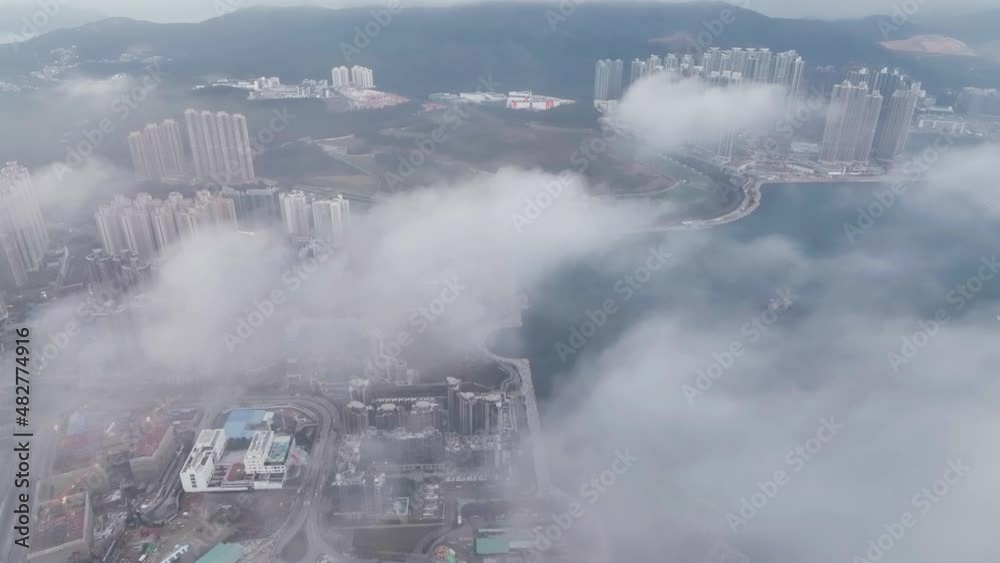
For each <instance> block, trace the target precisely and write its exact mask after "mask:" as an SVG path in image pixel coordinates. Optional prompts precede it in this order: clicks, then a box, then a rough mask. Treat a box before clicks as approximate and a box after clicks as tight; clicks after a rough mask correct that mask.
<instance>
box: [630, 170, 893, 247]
mask: <svg viewBox="0 0 1000 563" xmlns="http://www.w3.org/2000/svg"><path fill="white" fill-rule="evenodd" d="M888 181H890V178H889V177H886V176H876V177H861V178H853V179H852V178H837V179H828V178H788V179H779V180H765V179H763V178H751V179H750V180H748V181H747V182H746V184H744V185H743V189H742V191H743V201H741V202H740V204H739V205H738V206H737V207H736V209H733V210H732V211H728V212H726V213H723V214H722V215H719V216H718V217H712V218H710V219H690V220H686V221H681V223H680V224H673V225H659V226H655V227H652V228H649V229H645V230H642V231H640V232H641V233H660V232H666V231H676V230H682V229H684V230H699V229H710V228H712V227H718V226H720V225H726V224H728V223H733V222H736V221H739V220H741V219H744V218H746V217H748V216H750V214H752V213H753V212H754V211H756V210H757V208H758V207H760V202H761V200H762V199H763V188H765V187H767V186H777V185H783V184H884V183H886V182H888Z"/></svg>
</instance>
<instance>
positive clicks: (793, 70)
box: [771, 51, 806, 98]
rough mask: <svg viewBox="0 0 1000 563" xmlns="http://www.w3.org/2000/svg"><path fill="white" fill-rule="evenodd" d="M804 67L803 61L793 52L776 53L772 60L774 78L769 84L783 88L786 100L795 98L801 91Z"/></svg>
mask: <svg viewBox="0 0 1000 563" xmlns="http://www.w3.org/2000/svg"><path fill="white" fill-rule="evenodd" d="M805 66H806V63H805V61H804V60H803V59H802V57H800V56H799V54H798V53H796V52H795V51H785V52H783V53H778V54H777V55H776V56H775V59H774V76H773V77H772V79H771V82H772V83H774V84H777V85H778V86H783V87H784V88H785V95H786V96H787V97H788V98H795V97H797V96H798V95H799V93H800V92H801V91H802V74H803V72H805Z"/></svg>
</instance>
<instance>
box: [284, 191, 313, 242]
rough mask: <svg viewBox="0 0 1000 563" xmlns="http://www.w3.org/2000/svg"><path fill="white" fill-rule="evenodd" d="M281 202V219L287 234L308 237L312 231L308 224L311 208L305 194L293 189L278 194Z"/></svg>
mask: <svg viewBox="0 0 1000 563" xmlns="http://www.w3.org/2000/svg"><path fill="white" fill-rule="evenodd" d="M278 200H279V202H280V203H281V219H282V221H283V222H284V224H285V232H286V233H288V235H289V236H292V237H297V238H308V237H309V236H310V235H311V233H312V228H311V225H310V221H309V219H310V216H311V215H312V213H311V208H310V205H309V199H308V197H306V194H305V193H304V192H302V191H300V190H293V191H290V192H288V193H283V194H281V195H280V196H278Z"/></svg>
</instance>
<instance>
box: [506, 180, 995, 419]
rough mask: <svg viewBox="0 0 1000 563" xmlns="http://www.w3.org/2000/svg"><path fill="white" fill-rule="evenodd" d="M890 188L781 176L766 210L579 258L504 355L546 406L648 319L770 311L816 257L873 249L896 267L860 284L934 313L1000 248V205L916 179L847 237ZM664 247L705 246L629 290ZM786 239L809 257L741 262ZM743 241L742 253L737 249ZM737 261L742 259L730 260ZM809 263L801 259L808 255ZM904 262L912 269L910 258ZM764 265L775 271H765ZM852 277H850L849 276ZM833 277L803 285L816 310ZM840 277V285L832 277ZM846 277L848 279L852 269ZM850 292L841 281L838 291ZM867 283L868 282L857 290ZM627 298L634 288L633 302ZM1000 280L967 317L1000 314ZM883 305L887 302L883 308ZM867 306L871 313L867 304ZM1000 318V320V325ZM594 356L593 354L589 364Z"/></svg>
mask: <svg viewBox="0 0 1000 563" xmlns="http://www.w3.org/2000/svg"><path fill="white" fill-rule="evenodd" d="M888 188H889V186H887V185H884V184H876V183H842V184H837V183H828V184H812V183H810V184H772V185H768V186H765V187H764V188H763V198H762V202H761V205H760V207H759V208H758V209H757V210H756V211H755V212H753V213H752V214H750V215H749V216H747V217H744V218H743V219H741V220H738V221H736V222H733V223H729V224H726V225H722V226H719V227H714V228H710V229H701V230H683V231H669V232H664V233H656V234H649V235H643V236H634V237H628V238H625V239H623V240H621V241H620V243H619V244H618V245H617V247H616V249H615V250H614V251H613V252H610V253H609V254H608V255H605V256H595V257H593V258H592V259H590V260H588V261H586V262H582V263H579V264H572V265H569V266H567V267H565V268H563V269H562V270H560V271H559V273H558V274H556V275H554V276H552V277H551V278H549V279H547V280H545V282H544V283H542V284H540V285H539V286H538V287H535V288H532V289H531V290H530V291H529V292H528V301H529V307H530V308H529V309H528V310H527V311H525V315H524V327H523V328H521V329H519V330H509V331H505V332H503V333H501V334H499V335H497V339H496V345H495V348H494V349H495V351H497V353H499V354H501V355H505V356H513V357H526V358H528V359H529V360H530V361H531V365H532V372H533V374H534V378H535V389H536V391H537V393H538V395H539V398H540V399H541V402H542V405H543V414H544V402H545V400H546V399H549V398H550V397H551V396H552V394H553V390H554V388H555V387H556V386H558V385H559V384H560V383H563V382H567V381H570V380H572V378H573V375H574V369H575V368H576V367H577V363H578V362H580V361H588V360H589V359H592V358H593V357H594V356H595V355H596V354H598V353H600V351H601V350H603V349H605V348H606V347H608V346H611V345H613V344H614V343H615V342H616V341H618V340H619V338H620V337H621V336H622V334H623V332H624V331H625V330H627V329H628V328H629V327H632V326H634V325H635V324H636V323H637V322H639V321H640V320H641V319H642V318H643V317H644V316H649V315H664V314H665V315H669V314H670V312H671V310H672V309H673V308H676V307H684V306H685V305H686V304H687V303H688V301H689V300H691V299H692V298H695V297H696V298H698V299H702V300H704V299H707V300H709V301H711V302H712V303H714V304H717V305H721V306H723V307H727V308H728V307H732V308H734V309H746V310H747V311H751V312H752V311H758V312H759V311H760V310H761V306H766V304H767V302H768V300H769V299H770V298H771V297H773V296H774V291H775V289H777V288H780V287H784V286H785V285H786V283H785V282H786V281H787V277H788V275H789V274H790V272H793V271H795V269H796V268H800V269H801V267H802V265H803V264H802V263H801V262H804V261H806V260H823V261H825V260H831V261H835V260H837V259H838V258H842V257H846V256H849V255H851V254H854V253H861V254H863V255H865V256H867V257H870V258H871V259H872V260H873V261H874V262H875V263H878V262H879V261H884V262H885V263H886V264H888V263H889V262H890V261H891V262H892V264H894V266H893V267H892V268H889V269H888V271H887V272H886V273H885V278H884V279H878V278H877V277H876V278H872V277H871V275H868V276H866V277H865V278H864V279H858V280H857V283H858V284H869V285H870V284H875V283H878V284H882V283H884V284H890V285H891V287H892V294H893V295H894V297H893V299H892V303H885V304H884V307H885V308H886V311H887V312H894V313H898V312H900V310H901V309H909V310H910V311H912V312H913V313H914V314H917V315H920V316H924V315H927V317H928V318H929V317H931V316H933V312H934V311H935V310H937V309H938V308H940V307H941V306H943V305H944V297H945V293H946V292H943V291H942V289H941V288H942V287H945V288H947V287H953V286H954V285H956V284H958V283H960V282H964V281H965V280H967V279H968V278H969V277H970V276H972V275H975V273H976V271H977V269H978V268H979V266H980V265H981V264H982V262H981V260H982V259H983V257H988V256H992V255H994V254H998V252H997V251H998V250H1000V249H998V246H1000V244H998V243H1000V213H996V212H991V210H986V209H982V210H978V211H977V210H976V209H975V208H974V207H973V206H968V205H965V206H964V207H963V206H961V205H960V204H959V203H956V206H958V207H957V209H950V208H949V209H948V210H947V211H941V212H938V209H936V208H935V206H934V205H929V204H928V201H934V200H933V199H930V200H928V196H929V194H927V193H925V192H923V191H922V190H926V189H927V188H925V187H923V186H916V185H915V186H912V187H910V188H909V189H908V191H907V192H906V193H904V194H902V195H901V196H899V197H898V198H897V199H896V201H894V202H892V204H890V205H889V206H888V207H887V208H885V211H884V212H883V213H881V214H880V215H881V216H880V217H877V218H875V217H871V214H870V213H869V217H871V219H872V221H871V223H870V226H868V227H867V228H866V229H862V234H860V235H858V234H857V233H856V232H855V235H856V236H854V240H853V241H852V240H850V239H849V237H848V235H847V234H846V233H845V224H850V225H853V226H855V227H860V226H861V225H867V224H868V221H867V220H865V219H864V218H863V217H861V215H862V214H861V211H860V210H859V207H861V208H867V209H872V210H873V211H874V212H876V213H877V212H878V208H879V206H880V205H879V204H877V203H875V202H876V201H877V200H876V197H875V193H876V191H886V190H888ZM664 243H667V244H669V243H679V244H682V245H683V246H685V247H689V248H694V249H696V250H695V251H694V252H693V253H692V254H693V255H687V256H686V257H684V258H682V259H681V260H682V262H681V263H680V264H679V265H678V266H676V267H673V268H671V269H665V270H663V271H662V272H659V273H654V274H653V275H652V276H651V277H650V279H649V280H648V281H647V282H646V283H644V284H642V285H641V287H639V288H638V289H636V290H634V291H633V292H631V294H627V293H626V292H624V291H620V290H621V289H623V288H622V285H621V284H620V283H619V282H621V281H622V280H623V279H624V276H626V275H629V274H630V273H633V272H634V271H635V269H636V267H637V266H640V265H641V264H642V263H643V261H644V260H645V259H646V258H647V257H648V256H649V255H650V252H651V248H653V247H657V246H658V245H660V244H664ZM765 243H783V244H790V245H793V246H794V247H795V248H796V249H797V251H798V252H797V253H791V254H792V256H794V255H796V254H797V255H799V256H801V258H799V259H795V258H794V257H792V258H789V259H787V260H783V259H782V258H781V257H780V256H784V254H781V255H780V256H779V257H775V258H774V259H773V260H772V261H770V262H768V267H767V268H766V269H762V268H757V267H752V268H751V267H747V268H742V267H741V266H739V265H737V262H738V261H737V260H732V256H733V252H734V251H735V252H738V251H739V250H738V249H739V248H740V247H741V245H754V244H765ZM734 249H735V250H734ZM729 262H732V264H733V265H732V267H728V263H729ZM796 262H799V263H796ZM900 264H903V265H904V266H902V267H901V266H899V265H900ZM762 270H763V271H762ZM848 279H850V278H849V276H848ZM826 283H827V282H825V281H824V280H813V281H812V283H811V287H804V288H799V289H800V290H801V291H802V292H803V301H804V307H797V309H799V313H800V314H808V308H809V307H808V304H809V300H810V299H811V298H819V297H818V296H820V295H822V294H824V293H825V292H828V291H829V289H830V288H829V287H826V286H825V284H826ZM831 283H832V282H831ZM837 283H840V284H844V283H845V282H844V278H843V277H841V278H839V280H838V281H837ZM838 289H839V288H838ZM850 289H851V290H858V291H864V288H863V287H861V288H850ZM626 295H629V297H628V299H626ZM609 298H610V299H613V300H614V301H615V303H616V304H617V305H618V306H619V307H618V308H619V310H618V312H616V313H615V314H614V315H611V316H609V318H608V320H607V322H606V323H605V325H604V326H603V327H601V328H600V329H599V330H598V331H597V332H596V334H594V335H593V336H592V337H589V338H586V339H585V340H586V341H585V343H584V344H583V345H582V346H581V347H580V348H579V349H576V348H574V352H573V353H572V354H566V353H565V351H566V349H565V348H563V354H562V356H563V357H560V353H559V351H558V349H557V345H558V344H559V343H563V344H566V343H568V342H569V339H570V337H571V336H572V330H573V328H574V327H580V325H581V323H583V322H584V321H586V320H587V312H588V311H595V310H597V309H599V308H600V307H601V303H602V302H604V301H605V300H607V299H609ZM998 298H1000V279H998V280H997V281H996V282H995V283H993V284H990V283H987V284H986V286H985V287H984V288H983V289H982V291H981V292H980V293H979V294H977V296H976V300H975V307H969V308H967V309H966V310H965V311H963V312H962V313H961V314H984V313H985V314H989V315H991V316H995V315H996V314H997V313H1000V307H998V305H997V302H998ZM872 306H873V305H872V303H870V302H867V301H864V300H861V299H859V304H858V307H859V313H862V312H863V313H866V314H872V313H873V312H877V311H872V310H871V309H872ZM875 306H876V307H879V306H882V305H881V304H876V305H875ZM861 308H863V310H860V309H861ZM998 326H1000V323H998ZM581 359H582V360H581Z"/></svg>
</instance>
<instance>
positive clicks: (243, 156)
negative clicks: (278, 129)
mask: <svg viewBox="0 0 1000 563" xmlns="http://www.w3.org/2000/svg"><path fill="white" fill-rule="evenodd" d="M184 119H185V122H186V123H187V129H188V140H189V142H190V143H191V154H192V156H193V159H194V172H195V176H196V177H197V178H198V179H199V180H201V181H203V182H215V183H218V184H222V185H230V184H247V183H252V182H254V181H255V180H256V176H255V175H254V170H253V150H252V146H251V144H250V135H249V133H248V132H247V119H246V117H245V116H244V115H242V114H239V113H234V114H230V113H226V112H224V111H220V112H215V113H213V112H210V111H201V112H198V111H195V110H193V109H188V110H185V111H184Z"/></svg>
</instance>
